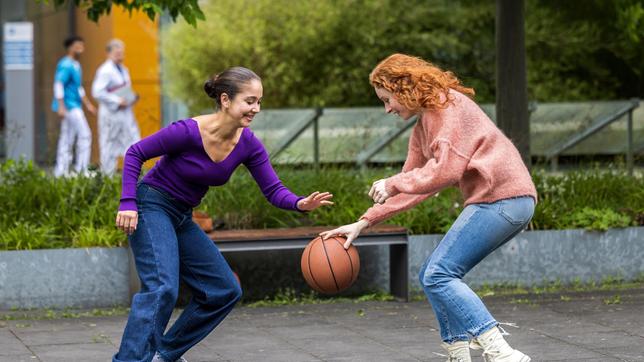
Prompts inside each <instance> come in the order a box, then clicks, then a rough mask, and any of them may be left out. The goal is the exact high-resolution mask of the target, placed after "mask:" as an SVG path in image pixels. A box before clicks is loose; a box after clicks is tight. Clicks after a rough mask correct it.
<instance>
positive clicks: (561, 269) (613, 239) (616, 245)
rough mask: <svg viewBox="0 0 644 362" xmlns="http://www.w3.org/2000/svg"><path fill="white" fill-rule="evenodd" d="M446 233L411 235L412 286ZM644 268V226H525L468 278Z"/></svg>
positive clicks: (588, 275)
mask: <svg viewBox="0 0 644 362" xmlns="http://www.w3.org/2000/svg"><path fill="white" fill-rule="evenodd" d="M441 238H442V235H414V236H411V237H410V253H409V255H410V260H409V266H410V274H409V275H410V280H409V282H410V286H411V288H412V290H419V289H420V285H419V282H418V272H419V270H420V267H421V266H422V264H423V263H424V262H425V260H426V259H427V257H428V256H429V255H430V254H431V252H432V250H434V248H435V247H436V245H438V242H440V240H441ZM642 273H644V227H630V228H623V229H610V230H608V231H606V232H597V231H585V230H544V231H526V232H522V233H520V234H519V235H517V236H516V237H515V238H514V239H512V240H510V241H509V242H507V243H506V244H505V245H503V246H502V247H501V248H499V249H497V250H495V251H494V252H493V253H492V254H491V255H489V256H488V257H487V258H485V259H484V260H483V261H482V262H481V263H480V264H479V265H477V266H476V267H474V269H472V270H471V271H470V273H469V274H467V275H466V276H465V278H464V281H465V282H466V283H468V284H469V285H470V286H473V287H476V286H481V285H483V284H484V283H487V284H498V283H518V284H522V285H528V286H529V285H535V284H541V283H543V282H544V281H556V280H560V281H562V282H572V281H574V280H575V279H577V278H578V279H580V280H581V281H591V280H595V281H600V280H601V279H602V278H605V277H608V276H622V277H623V278H625V279H633V278H635V277H638V276H640V275H641V274H642Z"/></svg>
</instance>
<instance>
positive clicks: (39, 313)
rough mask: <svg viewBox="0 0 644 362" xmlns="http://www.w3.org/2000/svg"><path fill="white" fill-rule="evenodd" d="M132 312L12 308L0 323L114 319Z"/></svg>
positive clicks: (95, 309) (103, 309)
mask: <svg viewBox="0 0 644 362" xmlns="http://www.w3.org/2000/svg"><path fill="white" fill-rule="evenodd" d="M129 312H130V308H125V307H112V308H94V309H90V310H79V309H71V308H66V309H60V310H56V309H38V308H34V309H19V308H12V309H11V310H10V311H8V312H5V314H0V321H14V320H52V319H68V318H71V319H77V318H86V317H112V316H124V315H127V314H128V313H129Z"/></svg>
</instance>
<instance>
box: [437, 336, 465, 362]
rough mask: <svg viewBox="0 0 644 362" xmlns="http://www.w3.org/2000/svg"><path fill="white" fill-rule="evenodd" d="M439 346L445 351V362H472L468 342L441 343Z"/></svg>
mask: <svg viewBox="0 0 644 362" xmlns="http://www.w3.org/2000/svg"><path fill="white" fill-rule="evenodd" d="M441 346H442V347H443V348H445V349H446V350H447V362H472V358H471V357H470V343H469V342H467V341H456V342H454V343H442V344H441Z"/></svg>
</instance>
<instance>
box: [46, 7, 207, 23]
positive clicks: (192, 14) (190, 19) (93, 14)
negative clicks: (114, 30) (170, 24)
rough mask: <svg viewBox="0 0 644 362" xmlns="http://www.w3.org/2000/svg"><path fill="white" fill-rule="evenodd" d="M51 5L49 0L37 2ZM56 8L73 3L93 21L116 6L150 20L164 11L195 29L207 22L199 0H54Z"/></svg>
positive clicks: (174, 19) (173, 18)
mask: <svg viewBox="0 0 644 362" xmlns="http://www.w3.org/2000/svg"><path fill="white" fill-rule="evenodd" d="M36 1H38V2H44V3H49V1H48V0H36ZM52 2H53V3H54V6H56V7H61V6H64V5H66V4H69V3H73V4H74V5H76V6H79V7H80V8H81V9H83V10H85V11H86V13H87V18H88V19H89V20H91V21H94V22H96V21H98V19H99V18H100V17H101V16H103V15H108V14H109V13H110V11H111V10H112V6H113V5H116V6H118V7H121V8H123V9H124V10H126V11H128V12H129V13H132V11H134V10H139V11H142V12H143V13H144V14H146V15H147V16H148V18H150V20H154V19H156V17H157V15H162V14H163V12H164V11H167V12H168V14H170V17H171V18H172V20H173V21H176V20H177V17H178V16H179V15H181V17H183V19H184V20H185V21H186V22H187V23H188V24H190V25H192V26H193V27H196V26H197V20H205V17H204V13H203V12H202V11H201V8H200V7H199V2H198V0H53V1H52Z"/></svg>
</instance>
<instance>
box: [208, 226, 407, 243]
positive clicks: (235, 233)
mask: <svg viewBox="0 0 644 362" xmlns="http://www.w3.org/2000/svg"><path fill="white" fill-rule="evenodd" d="M332 229H335V227H334V226H304V227H295V228H284V229H247V230H214V231H211V232H210V233H208V237H210V239H212V240H214V241H215V242H217V243H221V242H224V243H225V242H230V241H242V240H270V239H302V238H310V239H313V238H315V237H316V236H318V234H319V233H321V232H323V231H327V230H332ZM380 234H392V235H400V234H405V235H406V234H407V229H406V228H404V227H401V226H397V225H376V226H374V227H371V228H367V229H365V230H364V231H363V232H362V233H361V234H360V236H367V235H380Z"/></svg>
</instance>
